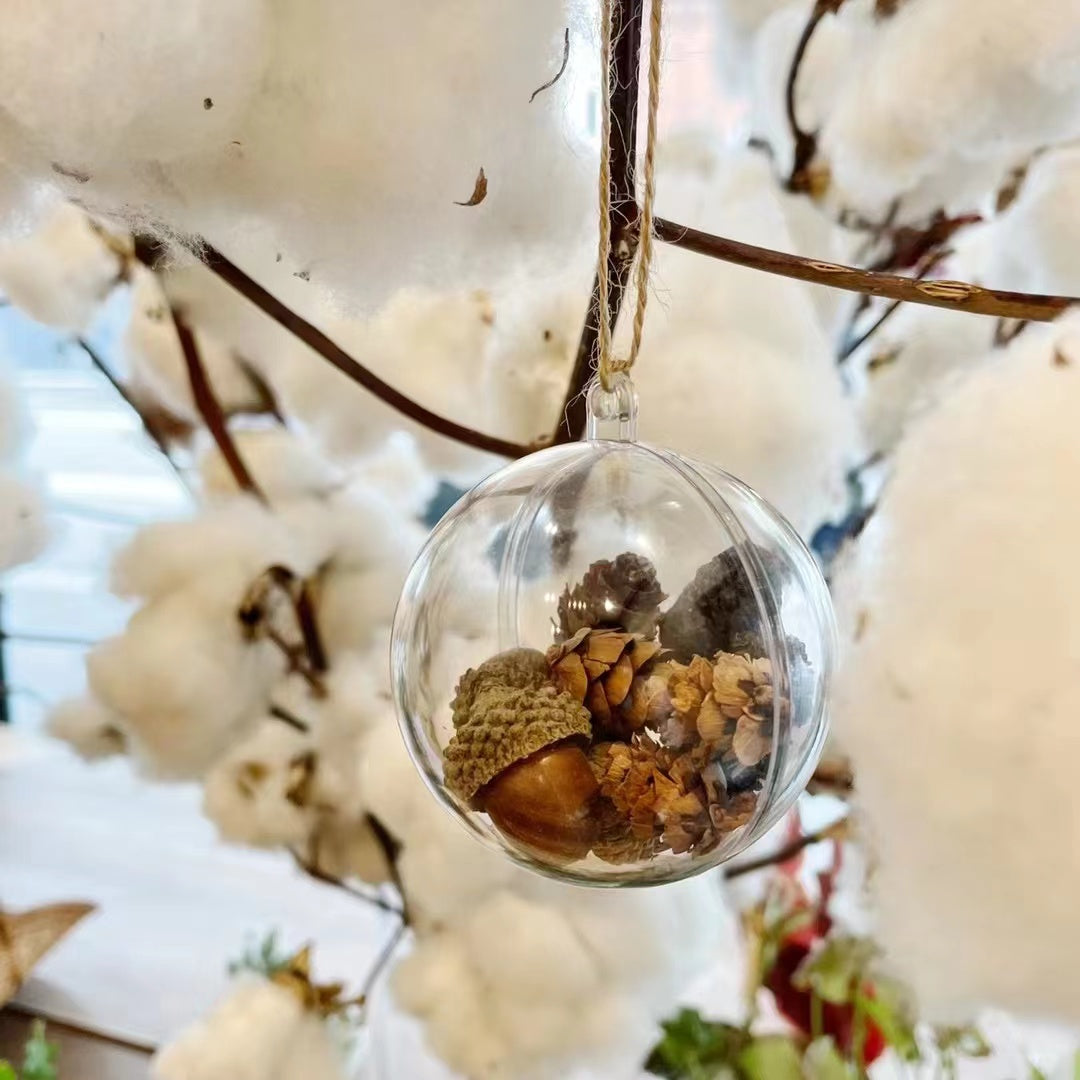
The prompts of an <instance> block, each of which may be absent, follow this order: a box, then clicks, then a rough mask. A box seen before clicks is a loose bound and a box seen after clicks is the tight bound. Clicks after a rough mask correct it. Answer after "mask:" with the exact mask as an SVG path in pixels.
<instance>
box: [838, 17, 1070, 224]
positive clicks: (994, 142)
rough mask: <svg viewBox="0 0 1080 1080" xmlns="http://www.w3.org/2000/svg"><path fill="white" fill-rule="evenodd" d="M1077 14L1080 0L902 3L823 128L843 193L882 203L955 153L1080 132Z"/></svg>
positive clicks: (856, 200)
mask: <svg viewBox="0 0 1080 1080" xmlns="http://www.w3.org/2000/svg"><path fill="white" fill-rule="evenodd" d="M1077 15H1078V9H1077V6H1076V0H1048V2H1046V3H1043V4H1040V5H1039V6H1038V8H1037V9H1036V10H1033V11H1032V10H1028V9H1026V8H1024V7H1022V6H1018V5H1016V4H1014V3H1011V2H1010V0H993V2H989V0H955V2H953V3H949V4H935V3H932V2H927V0H913V2H911V3H906V4H903V5H901V7H900V9H899V11H898V12H897V13H896V15H894V16H893V17H892V18H891V19H888V20H886V21H885V22H883V23H882V24H881V26H880V28H879V29H878V31H877V33H876V34H875V37H874V41H873V43H872V45H871V47H869V48H867V49H865V50H864V51H863V53H862V57H861V63H860V64H859V65H858V66H857V67H856V68H855V69H854V70H853V71H852V73H851V76H850V79H849V82H848V84H847V87H846V88H845V89H844V91H843V92H842V93H841V94H840V97H839V101H838V104H837V107H836V108H835V109H834V110H833V112H832V115H831V116H830V117H829V118H828V121H827V122H826V124H825V127H824V129H823V138H822V151H823V154H824V157H825V159H826V160H827V161H828V163H829V165H830V167H831V170H832V175H833V178H834V181H835V182H836V183H837V185H838V186H839V188H840V189H841V190H842V191H843V192H844V193H845V196H846V197H847V201H848V203H849V204H854V205H857V206H859V207H861V208H864V209H866V208H874V207H881V206H884V205H886V204H887V203H888V202H889V201H890V200H891V199H892V198H893V197H895V196H896V195H898V194H902V193H903V192H905V191H909V190H911V189H912V188H914V187H915V186H916V185H918V184H919V183H920V182H921V181H923V180H925V179H926V178H927V177H930V176H932V175H933V174H935V173H937V172H939V171H940V170H941V168H942V167H943V166H944V165H945V164H946V163H947V162H948V161H949V159H951V158H952V157H954V156H960V157H965V158H971V159H979V158H984V157H992V156H995V155H998V154H1001V153H1003V152H1008V153H1013V154H1017V155H1022V154H1024V153H1027V152H1030V151H1031V150H1034V149H1035V148H1037V147H1041V146H1046V145H1052V144H1054V143H1058V142H1064V141H1067V140H1069V139H1072V138H1075V137H1077V135H1080V108H1078V104H1080V20H1078V19H1077ZM928 42H930V43H934V47H933V48H929V47H928V45H927V43H928Z"/></svg>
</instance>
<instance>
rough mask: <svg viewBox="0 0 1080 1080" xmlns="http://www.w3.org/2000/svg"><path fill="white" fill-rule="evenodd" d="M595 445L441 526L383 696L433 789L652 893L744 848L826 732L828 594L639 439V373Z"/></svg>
mask: <svg viewBox="0 0 1080 1080" xmlns="http://www.w3.org/2000/svg"><path fill="white" fill-rule="evenodd" d="M588 415H589V420H588V437H587V438H586V439H585V440H584V441H583V442H580V443H574V444H570V445H567V446H558V447H552V448H550V449H547V450H542V451H539V452H538V453H535V454H531V455H529V456H528V457H526V458H523V459H521V460H520V461H516V462H514V463H513V464H511V465H508V466H507V467H506V468H503V469H501V470H499V471H498V472H496V473H494V474H493V475H491V476H489V477H488V478H487V479H486V480H484V481H482V482H481V483H480V484H479V485H477V487H476V488H474V489H473V490H472V491H471V492H470V493H469V494H468V495H466V496H465V497H464V498H462V499H461V501H460V502H459V503H458V504H457V505H456V506H455V507H454V508H453V509H452V510H451V511H450V512H449V513H448V514H447V515H446V517H445V518H444V519H443V521H442V522H441V523H440V524H439V525H438V527H437V528H436V529H435V531H434V532H433V533H432V535H431V537H430V538H429V540H428V542H427V544H426V545H425V547H424V548H423V550H422V551H421V553H420V555H419V557H418V558H417V560H416V563H415V565H414V566H413V568H412V571H411V572H410V574H409V577H408V580H407V581H406V584H405V588H404V591H403V593H402V597H401V601H400V604H399V606H398V611H397V615H396V617H395V621H394V631H393V640H392V645H391V662H392V668H393V678H394V694H395V698H396V702H397V707H398V715H399V719H400V722H401V727H402V731H403V734H404V737H405V740H406V742H407V744H408V747H409V750H410V753H411V754H412V756H413V759H414V761H415V762H416V765H417V767H418V768H419V770H420V772H421V773H422V774H423V777H424V779H425V780H426V782H427V784H428V786H429V787H430V788H431V789H432V790H433V791H434V792H435V794H436V795H437V796H438V797H439V799H440V800H442V802H443V803H444V804H445V805H446V806H447V807H448V808H449V810H450V811H451V812H452V813H453V814H454V815H455V816H456V817H457V818H459V819H460V821H462V822H463V823H464V824H465V825H466V827H467V828H469V829H470V830H471V831H472V832H473V833H475V834H476V835H477V836H478V837H479V838H480V839H481V840H483V841H485V842H486V843H488V844H489V845H493V846H495V847H497V848H499V849H501V850H502V851H504V852H505V853H506V854H508V855H509V856H510V857H511V858H512V859H514V860H515V861H516V862H518V863H520V864H522V865H524V866H527V867H530V868H532V869H534V870H537V871H540V872H541V873H544V874H547V875H550V876H553V877H556V878H560V879H563V880H569V881H574V882H578V883H582V884H589V885H654V884H660V883H663V882H669V881H675V880H678V879H680V878H684V877H688V876H690V875H692V874H696V873H700V872H702V871H704V870H707V869H710V868H711V867H714V866H717V865H718V864H720V863H722V862H724V861H726V860H727V859H729V858H731V857H732V856H733V855H735V854H737V853H738V852H740V851H742V850H743V849H745V848H746V847H747V846H748V845H749V844H751V843H752V842H753V841H754V840H756V839H757V838H758V837H760V836H761V835H762V834H763V833H764V832H765V831H766V830H767V829H769V828H770V827H771V826H772V825H773V824H775V823H776V822H777V821H778V820H779V819H780V817H781V816H782V815H783V814H784V813H785V811H787V810H788V809H789V808H790V807H791V805H792V803H793V802H794V801H795V799H796V798H797V797H798V795H799V793H800V792H801V791H802V790H803V788H804V787H805V785H806V783H807V781H808V780H809V778H810V776H811V774H812V772H813V770H814V767H815V765H816V763H817V760H818V757H819V755H820V752H821V747H822V744H823V742H824V739H825V734H826V729H827V714H826V697H827V691H828V685H829V679H830V673H831V669H832V666H833V658H834V651H835V626H834V620H833V613H832V606H831V603H830V599H829V593H828V589H827V587H826V585H825V582H824V580H823V579H822V576H821V573H820V572H819V570H818V567H817V564H816V563H815V561H814V558H813V556H812V555H811V554H810V552H809V551H808V550H807V548H806V546H805V545H804V544H803V542H802V541H801V540H800V538H799V537H798V535H797V534H796V533H795V531H794V529H792V527H791V526H790V525H789V524H788V523H787V521H786V520H785V519H784V518H783V517H782V516H781V515H780V514H779V513H778V512H777V511H776V510H775V509H774V508H773V507H772V506H770V505H769V504H768V503H767V502H765V500H764V499H762V498H761V497H760V496H759V495H757V494H756V493H755V492H754V491H752V490H751V489H750V488H748V487H747V486H746V485H745V484H743V483H741V482H740V481H739V480H736V479H735V478H734V477H732V476H730V475H728V474H727V473H725V472H723V471H722V470H721V469H718V468H716V467H715V466H712V465H706V464H703V463H701V462H694V461H689V460H687V459H685V458H683V457H681V456H680V455H678V454H676V453H673V452H672V451H670V450H663V449H660V448H657V447H652V446H648V445H645V444H642V443H639V442H637V441H636V440H635V428H636V418H637V400H636V396H635V394H634V390H633V386H632V384H631V383H630V380H629V379H628V378H627V377H626V376H624V375H620V376H617V377H616V379H615V380H614V382H613V385H612V388H611V390H610V391H605V390H604V389H603V388H602V387H601V386H600V384H599V383H598V382H594V383H593V385H592V386H591V388H590V391H589V400H588Z"/></svg>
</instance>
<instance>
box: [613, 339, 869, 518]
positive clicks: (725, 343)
mask: <svg viewBox="0 0 1080 1080" xmlns="http://www.w3.org/2000/svg"><path fill="white" fill-rule="evenodd" d="M634 378H635V383H636V386H637V390H638V393H639V394H640V396H641V400H642V403H643V405H642V410H641V416H640V420H639V425H638V428H639V432H640V435H641V437H642V438H643V439H645V440H647V441H649V442H652V443H656V444H658V445H661V446H669V447H671V448H673V449H675V450H678V451H679V452H680V453H683V454H687V455H688V456H690V457H694V458H698V459H700V460H702V461H706V462H710V463H712V464H715V465H719V466H721V467H722V468H724V469H726V470H727V471H729V472H731V473H734V475H736V476H738V477H739V478H740V479H741V480H744V481H745V482H746V483H748V484H749V485H750V486H751V487H754V488H755V489H757V490H758V491H759V492H760V493H761V494H762V495H764V496H765V498H767V499H769V500H770V501H771V502H773V503H774V504H775V505H776V506H777V507H778V508H779V509H780V510H781V511H782V512H783V513H784V514H785V515H786V516H787V517H789V518H790V519H791V521H792V523H793V524H794V525H795V527H796V528H797V529H799V530H800V531H802V532H803V533H804V534H806V533H808V532H809V531H811V530H812V529H813V528H814V527H815V526H816V525H817V524H819V523H820V522H821V521H823V520H828V519H830V518H831V517H832V516H833V515H834V514H835V513H836V512H838V511H842V509H843V508H844V506H845V503H846V492H845V486H844V477H845V475H846V473H847V470H848V468H849V467H850V465H851V464H852V463H853V459H854V458H855V456H856V453H855V450H854V446H855V434H854V419H853V415H852V411H851V406H850V404H849V402H848V401H847V400H846V398H845V397H844V393H843V389H842V387H841V385H840V380H839V377H838V375H837V373H836V370H835V365H834V364H833V363H832V362H831V358H830V357H829V356H827V355H818V356H816V357H815V356H810V355H806V354H805V353H804V354H803V355H801V356H799V355H796V356H790V355H785V354H784V353H782V352H780V351H779V350H777V349H774V348H770V347H769V346H767V345H765V344H763V343H762V342H761V341H760V340H759V339H758V338H757V337H755V336H753V335H751V334H745V333H739V332H734V331H733V332H729V333H727V334H719V333H716V332H712V331H708V332H707V331H704V330H702V329H700V328H695V327H689V328H688V329H687V330H686V331H683V332H679V333H675V332H673V333H672V334H671V335H670V336H668V337H667V339H666V340H665V339H663V338H661V339H660V340H658V341H655V342H654V341H650V344H649V348H648V351H645V350H643V355H642V358H641V360H640V361H639V363H638V365H637V367H636V368H635V370H634Z"/></svg>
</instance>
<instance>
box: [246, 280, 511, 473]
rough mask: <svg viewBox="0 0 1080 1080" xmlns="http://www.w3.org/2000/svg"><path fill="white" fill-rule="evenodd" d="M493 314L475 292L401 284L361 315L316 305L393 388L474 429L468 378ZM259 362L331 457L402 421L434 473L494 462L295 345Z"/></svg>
mask: <svg viewBox="0 0 1080 1080" xmlns="http://www.w3.org/2000/svg"><path fill="white" fill-rule="evenodd" d="M493 319H494V315H493V311H492V307H491V301H490V299H489V298H488V297H487V295H486V294H485V293H482V292H471V293H466V292H453V293H451V292H444V293H440V292H434V291H430V290H417V289H408V290H404V291H402V292H400V293H398V294H397V295H395V296H394V297H393V298H391V300H390V301H389V303H388V304H387V305H386V306H385V307H383V308H382V309H381V310H379V311H378V312H377V313H376V314H375V315H373V316H371V317H369V318H364V319H342V318H340V317H337V318H334V317H331V316H330V315H328V314H327V313H324V314H323V317H322V318H321V319H320V323H321V324H322V325H323V326H324V327H325V330H326V332H327V334H328V335H329V337H330V338H331V339H332V340H333V341H334V342H336V343H337V344H338V345H340V346H341V347H342V348H343V349H345V351H346V352H348V353H349V354H350V355H352V356H354V357H356V358H357V359H358V360H359V361H360V362H361V363H362V364H363V365H364V366H365V367H367V368H369V369H370V370H371V371H373V372H374V373H375V374H376V375H377V376H378V377H379V378H381V379H383V380H384V381H385V382H387V383H389V384H390V385H391V386H393V387H394V388H395V389H397V390H399V391H401V392H402V393H404V394H406V395H407V396H409V397H411V398H412V399H413V400H414V401H416V402H418V403H419V404H421V405H423V406H424V407H425V408H427V409H429V410H431V411H432V412H434V413H436V414H437V415H439V416H442V417H445V418H447V419H450V420H455V421H457V422H458V423H461V424H464V425H466V426H469V427H474V428H477V429H479V430H483V429H484V419H485V417H484V413H483V408H482V405H483V402H482V398H481V396H480V395H478V394H477V390H476V386H477V382H478V381H479V378H480V375H481V372H482V369H483V355H484V348H485V345H486V342H487V340H488V338H489V337H490V335H491V332H492V324H493ZM263 368H264V370H265V371H266V373H267V378H268V379H269V380H270V382H271V383H272V385H273V386H274V388H275V390H276V391H277V392H278V393H279V395H280V397H281V400H282V403H283V404H284V406H285V408H286V410H287V411H288V412H290V413H293V414H295V415H297V416H298V417H299V418H300V419H301V420H303V421H304V422H305V423H307V424H309V425H310V426H311V427H312V429H313V431H314V432H315V434H316V436H317V437H318V438H319V440H320V441H321V442H322V444H323V445H324V446H325V448H326V450H327V452H328V453H329V454H330V455H331V456H333V457H349V456H355V455H358V454H363V453H366V452H368V451H370V450H372V449H374V448H375V447H377V446H379V445H380V444H381V443H382V442H383V441H384V440H385V439H386V437H387V435H388V434H390V433H392V432H395V431H399V430H406V431H409V432H410V433H412V434H413V435H414V437H415V438H416V439H417V441H418V443H419V445H420V448H421V452H422V454H423V456H424V460H425V461H426V462H427V464H428V466H429V467H430V468H431V469H432V470H433V471H434V472H436V473H437V474H439V475H440V476H445V477H448V478H453V479H457V480H459V481H461V482H463V483H471V482H474V481H475V480H477V479H479V478H480V477H482V476H484V475H485V474H486V473H487V472H490V471H491V470H492V469H493V468H495V467H497V465H499V464H500V463H501V459H500V458H497V457H493V456H492V455H490V454H483V453H480V452H478V451H476V450H473V449H470V448H468V447H466V446H463V445H462V444H461V443H459V442H456V441H454V440H451V439H448V438H445V437H444V436H441V435H436V434H435V433H434V432H432V431H431V430H430V429H428V428H425V427H423V426H421V425H418V424H416V423H414V422H413V421H411V420H409V419H408V418H407V417H405V416H404V415H403V414H402V413H400V412H398V411H397V410H396V409H393V408H391V407H390V406H389V405H388V404H386V403H385V402H384V401H382V400H380V399H379V398H378V397H376V396H375V395H373V394H371V393H370V392H369V391H367V390H365V389H364V388H363V387H361V386H359V385H358V384H357V383H355V382H353V381H352V380H350V379H348V378H347V377H346V376H344V375H343V374H341V372H339V371H337V370H336V369H335V368H333V367H331V366H330V365H329V364H328V363H327V362H326V361H325V360H323V359H322V358H321V357H317V356H315V355H314V354H313V353H312V352H311V351H310V350H309V349H307V348H306V347H305V346H302V345H298V344H297V345H293V347H292V348H291V349H288V350H285V351H283V352H282V353H276V354H274V355H273V356H272V357H268V358H267V359H266V361H265V363H264V365H263Z"/></svg>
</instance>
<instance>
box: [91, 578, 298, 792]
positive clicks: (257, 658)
mask: <svg viewBox="0 0 1080 1080" xmlns="http://www.w3.org/2000/svg"><path fill="white" fill-rule="evenodd" d="M241 582H242V579H239V578H237V579H234V583H233V587H231V588H227V587H224V585H223V584H219V583H218V582H210V583H209V584H205V585H200V584H192V585H191V586H190V587H189V588H188V589H186V590H185V591H183V592H178V593H172V594H169V595H166V596H164V597H162V598H160V599H158V600H155V601H153V602H152V603H150V604H147V605H146V606H145V607H143V608H141V609H140V610H139V611H137V612H136V613H135V614H134V615H133V616H132V617H131V619H130V621H129V622H128V625H127V628H126V629H125V631H124V633H123V634H120V635H118V636H117V637H113V638H109V639H107V640H106V641H104V642H102V643H101V644H99V645H97V646H96V647H95V648H94V649H93V650H92V651H91V652H90V654H89V656H88V657H87V674H88V677H89V681H90V686H91V689H92V691H93V693H94V695H95V696H96V697H98V698H99V699H100V700H101V701H102V703H103V704H105V705H106V706H107V707H109V708H111V709H113V710H114V711H115V712H116V713H117V714H119V715H120V716H121V717H122V718H123V721H124V731H125V734H126V735H127V736H128V738H129V740H130V743H131V747H132V750H133V752H134V753H135V754H136V756H137V757H139V758H140V759H141V760H142V762H143V764H144V765H145V766H146V767H147V768H148V769H150V770H151V771H152V772H154V773H156V774H158V775H161V776H163V777H189V776H197V775H199V774H201V773H202V772H204V771H205V770H206V769H207V768H209V767H210V766H211V765H212V764H213V763H214V761H215V760H216V759H217V758H218V757H219V756H220V755H221V754H222V753H223V752H224V751H225V750H226V749H227V748H228V746H229V745H230V744H231V743H232V742H233V741H234V740H235V739H236V738H237V737H238V736H240V735H242V734H243V733H244V731H245V729H247V728H248V726H249V725H250V723H251V721H252V718H253V717H254V716H257V715H258V713H259V711H260V710H261V709H265V707H266V704H267V696H268V694H269V691H270V688H271V686H272V685H273V683H274V682H275V681H276V679H277V678H278V677H279V676H280V674H281V670H282V667H283V664H284V661H283V659H282V657H281V654H280V652H279V651H278V650H277V649H276V648H275V647H274V646H273V645H272V644H270V643H269V642H267V641H249V640H247V639H245V637H244V633H243V628H242V627H241V625H240V621H239V619H238V618H237V617H236V610H237V606H238V604H239V599H240V596H241V595H242V588H241Z"/></svg>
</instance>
